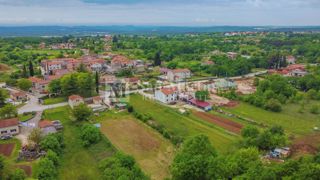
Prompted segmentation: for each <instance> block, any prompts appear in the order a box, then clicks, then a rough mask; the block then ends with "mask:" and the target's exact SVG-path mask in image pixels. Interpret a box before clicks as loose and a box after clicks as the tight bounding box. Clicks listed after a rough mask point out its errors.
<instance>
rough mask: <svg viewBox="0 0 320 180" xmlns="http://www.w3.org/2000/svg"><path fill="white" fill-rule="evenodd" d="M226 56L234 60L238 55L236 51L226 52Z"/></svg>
mask: <svg viewBox="0 0 320 180" xmlns="http://www.w3.org/2000/svg"><path fill="white" fill-rule="evenodd" d="M227 56H228V58H230V59H232V60H235V59H236V58H237V57H238V53H236V52H227Z"/></svg>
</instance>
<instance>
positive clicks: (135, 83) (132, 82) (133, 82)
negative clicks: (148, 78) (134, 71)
mask: <svg viewBox="0 0 320 180" xmlns="http://www.w3.org/2000/svg"><path fill="white" fill-rule="evenodd" d="M125 82H126V84H127V86H128V87H129V89H138V87H139V84H140V79H139V78H137V77H132V78H126V79H125Z"/></svg>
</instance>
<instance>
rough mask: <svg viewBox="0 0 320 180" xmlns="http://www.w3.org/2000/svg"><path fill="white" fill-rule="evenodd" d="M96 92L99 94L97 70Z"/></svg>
mask: <svg viewBox="0 0 320 180" xmlns="http://www.w3.org/2000/svg"><path fill="white" fill-rule="evenodd" d="M95 79H96V92H97V93H98V94H99V74H98V72H97V71H96V77H95Z"/></svg>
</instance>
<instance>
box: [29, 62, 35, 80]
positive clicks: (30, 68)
mask: <svg viewBox="0 0 320 180" xmlns="http://www.w3.org/2000/svg"><path fill="white" fill-rule="evenodd" d="M29 73H30V76H34V69H33V64H32V62H31V61H29Z"/></svg>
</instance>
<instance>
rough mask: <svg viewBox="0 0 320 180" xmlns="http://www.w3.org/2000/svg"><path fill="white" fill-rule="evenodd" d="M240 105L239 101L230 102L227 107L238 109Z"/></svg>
mask: <svg viewBox="0 0 320 180" xmlns="http://www.w3.org/2000/svg"><path fill="white" fill-rule="evenodd" d="M238 105H239V102H238V101H230V102H228V103H227V104H226V105H225V106H226V107H230V108H233V107H237V106H238Z"/></svg>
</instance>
